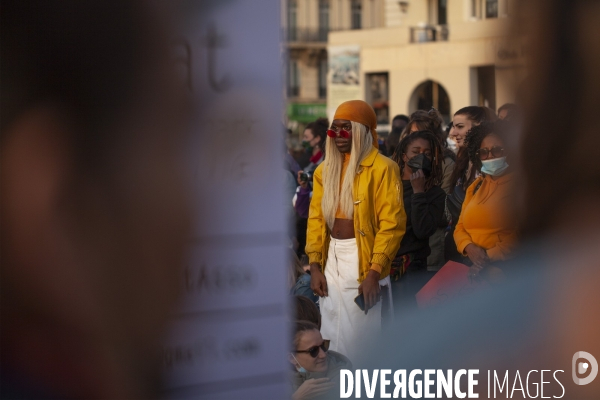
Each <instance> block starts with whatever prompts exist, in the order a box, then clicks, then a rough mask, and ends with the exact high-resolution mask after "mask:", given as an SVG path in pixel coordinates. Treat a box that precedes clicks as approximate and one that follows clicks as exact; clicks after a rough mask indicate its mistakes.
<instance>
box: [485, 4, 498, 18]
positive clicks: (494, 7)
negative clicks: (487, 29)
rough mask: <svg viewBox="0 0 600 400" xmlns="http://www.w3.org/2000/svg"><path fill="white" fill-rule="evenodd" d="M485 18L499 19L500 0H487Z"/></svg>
mask: <svg viewBox="0 0 600 400" xmlns="http://www.w3.org/2000/svg"><path fill="white" fill-rule="evenodd" d="M485 17H486V18H498V0H485Z"/></svg>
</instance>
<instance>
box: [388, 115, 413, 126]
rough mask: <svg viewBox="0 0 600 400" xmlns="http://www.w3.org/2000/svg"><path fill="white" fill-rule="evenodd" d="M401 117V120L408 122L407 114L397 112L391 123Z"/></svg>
mask: <svg viewBox="0 0 600 400" xmlns="http://www.w3.org/2000/svg"><path fill="white" fill-rule="evenodd" d="M399 119H401V120H402V121H404V122H406V123H407V124H408V121H409V120H410V119H409V118H408V116H406V115H404V114H398V115H396V116H395V117H394V118H393V119H392V123H394V121H397V120H399Z"/></svg>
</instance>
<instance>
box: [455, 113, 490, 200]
mask: <svg viewBox="0 0 600 400" xmlns="http://www.w3.org/2000/svg"><path fill="white" fill-rule="evenodd" d="M454 115H465V116H466V117H467V118H468V119H469V120H470V121H472V122H474V124H473V126H476V125H479V124H483V123H484V122H494V121H496V113H495V112H494V110H492V109H491V108H488V107H480V106H468V107H463V108H461V109H460V110H458V111H457V112H455V113H454ZM468 135H469V134H468V133H467V136H468ZM468 170H469V152H468V151H467V149H466V148H460V149H459V150H458V154H457V155H456V165H455V166H454V171H452V176H451V177H450V184H451V187H452V188H454V187H455V186H456V185H457V184H458V182H459V180H462V182H461V184H462V187H463V188H464V189H466V188H467V187H469V185H470V184H471V183H472V182H473V181H474V180H475V172H477V169H475V168H471V170H470V173H469V176H467V171H468Z"/></svg>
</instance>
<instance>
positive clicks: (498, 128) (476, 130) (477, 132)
mask: <svg viewBox="0 0 600 400" xmlns="http://www.w3.org/2000/svg"><path fill="white" fill-rule="evenodd" d="M508 130H510V123H509V122H507V121H503V120H498V121H496V122H484V123H482V124H481V125H477V126H474V127H472V128H471V130H470V131H469V132H468V133H467V136H466V137H465V148H466V150H467V153H468V154H469V160H471V162H472V163H473V168H475V170H476V171H481V160H480V159H479V155H478V154H477V151H478V150H479V149H480V148H481V143H482V142H483V139H485V138H486V137H487V136H489V135H496V136H498V137H499V138H500V139H501V140H502V142H503V143H506V140H505V138H506V133H507V131H508Z"/></svg>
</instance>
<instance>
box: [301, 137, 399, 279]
mask: <svg viewBox="0 0 600 400" xmlns="http://www.w3.org/2000/svg"><path fill="white" fill-rule="evenodd" d="M360 166H361V170H360V173H357V174H356V178H355V179H354V188H353V191H352V192H353V197H354V205H355V208H354V217H353V218H354V232H355V236H356V243H357V246H358V258H359V274H358V282H362V281H363V280H364V279H365V278H366V277H367V273H368V272H369V269H370V268H371V264H373V263H374V264H379V265H380V266H381V276H380V279H383V278H385V277H386V276H388V275H389V274H390V265H391V262H392V260H393V259H394V257H395V256H396V253H397V252H398V249H399V248H400V242H401V241H402V237H403V236H404V232H405V231H406V213H405V212H404V203H403V200H402V198H403V196H402V184H401V183H400V169H399V168H398V164H396V163H395V162H393V161H392V160H390V159H389V158H387V157H385V156H382V155H381V154H379V151H378V150H377V149H376V148H373V149H372V150H371V152H370V153H369V155H368V156H367V157H366V158H365V159H364V160H363V161H362V162H361V163H360ZM322 170H323V164H321V165H319V167H317V169H316V170H315V173H314V177H313V196H312V200H311V202H310V210H309V214H308V230H307V233H306V254H307V255H308V258H309V262H310V263H311V264H312V263H318V264H320V265H321V270H323V271H324V270H325V265H326V262H327V252H328V249H329V237H330V232H329V228H328V227H327V223H326V222H325V218H324V216H323V211H322V209H321V199H322V197H323V174H322Z"/></svg>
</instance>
